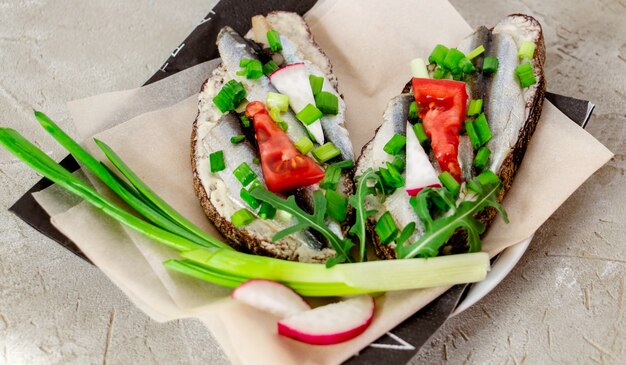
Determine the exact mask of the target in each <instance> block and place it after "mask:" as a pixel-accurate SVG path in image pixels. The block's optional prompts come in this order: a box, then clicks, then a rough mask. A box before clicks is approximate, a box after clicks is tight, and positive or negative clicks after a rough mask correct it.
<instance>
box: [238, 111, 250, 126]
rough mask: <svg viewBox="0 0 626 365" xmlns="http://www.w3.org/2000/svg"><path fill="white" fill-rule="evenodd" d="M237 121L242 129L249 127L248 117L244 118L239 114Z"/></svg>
mask: <svg viewBox="0 0 626 365" xmlns="http://www.w3.org/2000/svg"><path fill="white" fill-rule="evenodd" d="M239 119H240V120H241V124H242V125H243V127H244V128H248V127H250V119H248V117H246V116H245V115H244V114H241V115H240V116H239Z"/></svg>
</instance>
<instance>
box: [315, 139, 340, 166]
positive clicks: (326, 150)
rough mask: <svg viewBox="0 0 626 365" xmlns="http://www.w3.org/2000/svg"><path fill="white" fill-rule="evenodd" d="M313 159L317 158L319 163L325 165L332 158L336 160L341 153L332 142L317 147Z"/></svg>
mask: <svg viewBox="0 0 626 365" xmlns="http://www.w3.org/2000/svg"><path fill="white" fill-rule="evenodd" d="M312 153H313V157H315V158H316V159H317V160H318V161H319V162H321V163H324V162H326V161H328V160H330V159H331V158H335V157H337V156H339V155H340V154H341V151H339V149H338V148H337V147H335V145H334V144H332V142H326V143H324V144H323V145H321V146H319V147H317V148H316V149H314V150H313V152H312Z"/></svg>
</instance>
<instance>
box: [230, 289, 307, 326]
mask: <svg viewBox="0 0 626 365" xmlns="http://www.w3.org/2000/svg"><path fill="white" fill-rule="evenodd" d="M231 297H232V298H233V299H236V300H238V301H240V302H243V303H246V304H248V305H250V306H252V307H255V308H257V309H260V310H262V311H264V312H268V313H271V314H273V315H275V316H277V317H279V318H287V317H290V316H293V315H296V314H298V313H302V312H306V311H308V310H310V309H311V306H310V305H309V303H307V302H306V301H305V300H304V299H303V298H302V297H301V296H299V295H298V294H296V292H294V291H293V290H291V289H290V288H288V287H286V286H284V285H283V284H281V283H277V282H275V281H271V280H264V279H252V280H249V281H246V282H245V283H243V284H241V285H239V286H238V287H237V288H236V289H235V290H234V291H233V293H232V294H231Z"/></svg>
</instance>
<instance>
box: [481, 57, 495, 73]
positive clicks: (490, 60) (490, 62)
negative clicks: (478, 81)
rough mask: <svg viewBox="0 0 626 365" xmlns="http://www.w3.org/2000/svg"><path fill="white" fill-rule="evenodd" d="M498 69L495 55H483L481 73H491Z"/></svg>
mask: <svg viewBox="0 0 626 365" xmlns="http://www.w3.org/2000/svg"><path fill="white" fill-rule="evenodd" d="M496 71H498V58H497V57H493V56H490V57H485V59H484V60H483V73H484V74H493V73H496Z"/></svg>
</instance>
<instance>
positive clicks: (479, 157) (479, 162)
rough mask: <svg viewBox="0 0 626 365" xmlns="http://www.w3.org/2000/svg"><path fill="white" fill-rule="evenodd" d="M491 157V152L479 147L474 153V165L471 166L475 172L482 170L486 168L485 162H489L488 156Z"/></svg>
mask: <svg viewBox="0 0 626 365" xmlns="http://www.w3.org/2000/svg"><path fill="white" fill-rule="evenodd" d="M490 155H491V150H489V148H487V147H481V148H480V149H479V150H478V152H476V157H474V163H473V164H472V165H473V166H474V167H475V168H476V169H477V170H482V169H484V168H485V166H487V161H489V156H490Z"/></svg>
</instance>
